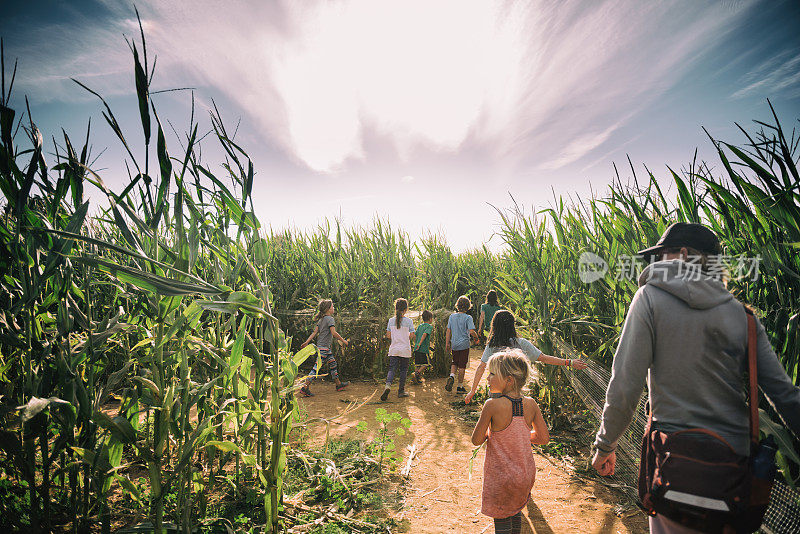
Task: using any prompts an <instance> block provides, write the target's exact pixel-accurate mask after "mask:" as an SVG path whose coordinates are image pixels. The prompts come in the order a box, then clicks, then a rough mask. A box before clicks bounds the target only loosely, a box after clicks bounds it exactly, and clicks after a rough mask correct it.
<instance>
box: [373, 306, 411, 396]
mask: <svg viewBox="0 0 800 534" xmlns="http://www.w3.org/2000/svg"><path fill="white" fill-rule="evenodd" d="M407 311H408V301H407V300H406V299H397V300H395V301H394V317H392V318H390V319H389V322H388V323H387V324H386V337H387V338H389V339H391V340H392V343H391V345H390V346H389V371H388V372H387V373H386V388H385V389H384V390H383V393H382V394H381V400H382V401H385V400H386V399H388V398H389V389H391V387H392V382H393V381H394V375H395V373H397V374H398V376H399V378H400V385H399V387H398V389H397V396H398V397H399V398H403V397H408V393H406V374H407V373H408V362H409V360H410V359H411V342H412V341H414V337H415V336H414V323H413V322H411V319H409V318H408V317H406V312H407Z"/></svg>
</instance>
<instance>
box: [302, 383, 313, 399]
mask: <svg viewBox="0 0 800 534" xmlns="http://www.w3.org/2000/svg"><path fill="white" fill-rule="evenodd" d="M300 396H301V397H313V396H314V394H313V393H311V390H310V389H309V388H308V386H303V387H301V388H300Z"/></svg>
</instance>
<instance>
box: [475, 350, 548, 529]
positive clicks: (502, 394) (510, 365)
mask: <svg viewBox="0 0 800 534" xmlns="http://www.w3.org/2000/svg"><path fill="white" fill-rule="evenodd" d="M488 367H489V377H488V378H487V381H488V382H489V389H490V390H491V392H492V398H490V399H489V400H487V401H486V404H484V406H483V411H482V412H481V417H480V419H479V420H478V424H477V425H475V430H474V431H473V432H472V443H473V444H474V445H480V444H482V443H483V442H484V441H487V440H488V443H487V444H486V459H485V461H484V463H483V495H482V504H481V512H482V513H483V514H484V515H488V516H489V517H492V518H494V529H495V532H496V533H515V534H516V533H519V532H520V529H521V527H522V509H523V508H525V506H526V505H527V504H528V501H529V500H530V498H531V489H533V482H534V480H535V479H536V464H535V463H534V460H533V451H532V450H531V443H535V444H544V443H547V442H548V441H549V440H550V433H549V432H548V430H547V425H546V424H545V422H544V418H543V417H542V412H541V410H540V409H539V405H538V404H536V401H534V400H533V399H532V398H530V397H523V396H522V388H523V387H524V386H525V384H526V383H527V382H528V373H529V369H530V368H529V367H528V359H527V358H526V357H525V354H524V353H523V352H522V351H521V350H519V349H511V350H505V351H501V352H497V353H495V354H494V355H492V357H491V358H489V363H488Z"/></svg>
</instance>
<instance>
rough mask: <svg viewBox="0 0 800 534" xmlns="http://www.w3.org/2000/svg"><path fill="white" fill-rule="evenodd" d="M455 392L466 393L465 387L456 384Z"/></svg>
mask: <svg viewBox="0 0 800 534" xmlns="http://www.w3.org/2000/svg"><path fill="white" fill-rule="evenodd" d="M456 393H458V394H459V395H466V394H467V388H465V387H461V386H458V387H457V388H456Z"/></svg>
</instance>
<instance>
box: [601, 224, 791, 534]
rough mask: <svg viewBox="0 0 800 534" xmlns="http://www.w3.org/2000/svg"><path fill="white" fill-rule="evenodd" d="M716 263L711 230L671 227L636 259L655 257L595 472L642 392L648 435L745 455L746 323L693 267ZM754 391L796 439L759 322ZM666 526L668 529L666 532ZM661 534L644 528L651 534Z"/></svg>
mask: <svg viewBox="0 0 800 534" xmlns="http://www.w3.org/2000/svg"><path fill="white" fill-rule="evenodd" d="M719 253H720V245H719V240H718V239H717V237H716V235H715V234H714V233H713V232H711V230H709V229H708V228H706V227H704V226H702V225H699V224H691V223H676V224H674V225H672V226H670V227H669V228H667V230H666V231H665V232H664V235H662V237H661V239H660V240H659V242H658V243H657V244H656V245H655V246H654V247H651V248H649V249H646V250H643V251H641V252H639V254H640V255H643V256H655V257H656V259H659V260H660V261H656V262H654V263H651V264H650V265H648V266H647V267H646V268H645V269H644V270H643V271H642V274H641V276H640V277H639V289H638V291H637V292H636V294H635V295H634V297H633V301H632V302H631V305H630V308H629V309H628V315H627V317H626V318H625V324H624V326H623V328H622V335H621V337H620V341H619V345H618V346H617V352H616V354H615V355H614V362H613V365H612V372H611V380H610V382H609V384H608V390H607V391H606V402H605V406H604V408H603V416H602V419H601V421H600V429H599V430H598V432H597V438H596V439H595V442H594V446H595V449H596V452H595V454H594V458H593V459H592V465H593V466H594V467H595V469H596V470H597V471H598V473H599V474H601V475H611V474H613V473H614V465H615V463H616V454H615V452H614V450H615V449H616V447H617V441H618V440H619V438H620V436H621V435H622V434H623V432H625V430H626V429H627V428H628V425H629V424H630V422H631V419H632V417H633V413H634V410H635V409H636V407H637V405H638V403H639V398H640V396H641V394H642V389H643V387H644V385H645V380H646V382H647V388H648V391H649V395H650V407H651V411H652V416H653V425H654V428H658V429H659V430H661V431H663V432H675V431H678V430H683V429H687V428H706V429H709V430H713V431H714V432H716V433H718V434H719V435H720V436H721V437H723V438H724V439H726V440H727V441H728V442H729V443H730V444H731V446H732V447H733V448H734V449H735V450H736V452H737V453H738V454H741V455H748V454H749V452H750V451H749V419H748V411H747V404H746V402H747V401H746V397H745V394H744V390H745V387H744V386H745V382H744V378H743V374H744V371H745V369H746V365H747V318H746V314H745V311H744V308H743V306H742V304H741V303H740V302H738V301H737V300H736V299H735V298H734V297H733V295H731V293H730V292H729V291H728V290H727V288H726V286H725V284H724V282H723V280H722V279H721V276H714V275H713V274H711V273H710V269H708V268H707V267H704V268H703V269H701V268H700V265H699V264H696V263H691V262H689V261H688V260H690V259H691V258H693V257H695V256H696V257H697V258H698V259H701V260H702V261H701V263H705V262H707V261H710V260H712V261H713V259H714V256H715V255H718V254H719ZM756 322H757V331H758V343H757V347H758V360H757V365H758V385H759V386H760V387H761V390H762V391H763V392H764V394H766V396H767V398H768V399H769V400H770V402H772V403H773V405H774V407H775V408H776V410H777V411H778V413H779V414H780V415H781V417H782V418H783V420H784V421H785V422H786V424H787V426H788V427H789V428H790V429H791V430H792V431H793V432H794V433H795V434H796V435H798V436H800V388H798V387H795V386H794V385H793V384H792V381H791V379H790V378H789V377H788V376H787V374H786V372H785V371H784V369H783V367H782V366H781V363H780V361H779V360H778V357H777V356H776V354H775V352H774V351H773V350H772V347H771V345H770V342H769V340H768V338H767V334H766V332H765V330H764V327H763V326H762V325H761V323H760V322H759V321H758V320H757V321H756ZM665 526H666V525H665ZM654 527H655V528H654ZM656 531H663V532H668V531H672V530H670V529H669V528H667V529H659V528H657V526H655V525H654V524H653V518H651V532H656Z"/></svg>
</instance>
